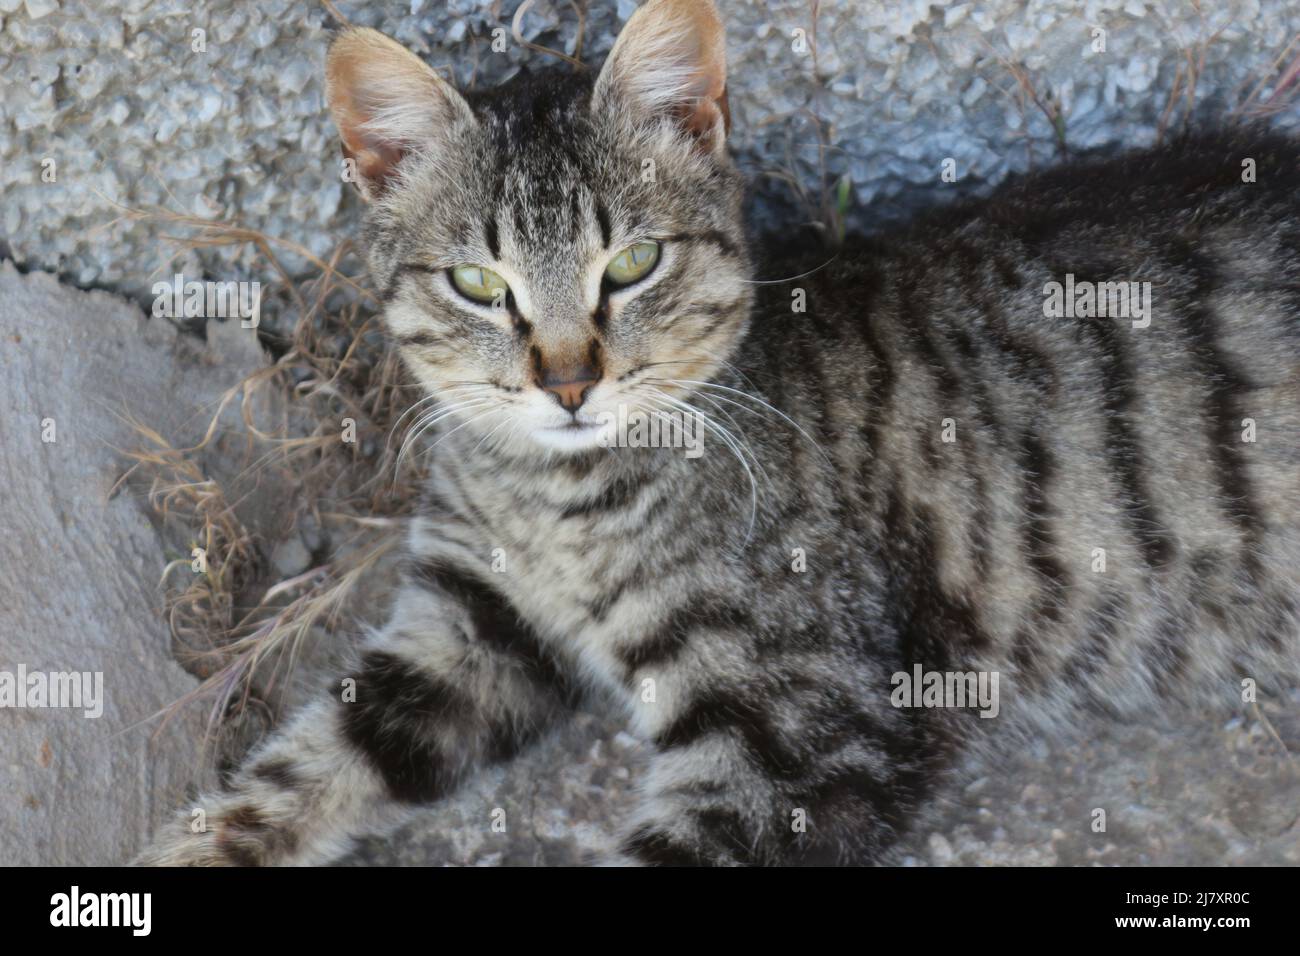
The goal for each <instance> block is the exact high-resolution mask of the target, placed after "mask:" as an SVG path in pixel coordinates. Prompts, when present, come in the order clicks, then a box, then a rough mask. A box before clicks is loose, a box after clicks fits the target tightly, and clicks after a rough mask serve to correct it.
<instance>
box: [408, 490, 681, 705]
mask: <svg viewBox="0 0 1300 956" xmlns="http://www.w3.org/2000/svg"><path fill="white" fill-rule="evenodd" d="M461 487H462V488H465V490H466V491H467V492H468V491H470V490H471V488H466V487H465V485H464V483H462V485H461ZM434 490H435V492H436V491H438V490H439V486H438V485H434ZM438 500H439V501H441V502H443V507H444V509H445V510H444V511H443V512H442V513H441V514H430V515H427V516H425V517H423V518H422V520H421V521H420V522H419V525H418V527H417V531H416V534H415V536H414V538H413V544H415V546H416V548H417V550H419V551H422V552H424V553H426V554H428V553H437V554H439V555H440V556H444V557H446V558H448V559H451V560H454V561H458V562H463V563H466V564H470V565H473V566H474V568H475V570H476V571H477V573H478V576H480V577H483V578H486V580H487V581H489V582H490V583H491V585H492V587H493V589H494V590H495V591H497V592H498V593H499V594H500V595H501V596H502V597H504V598H505V599H506V600H507V601H508V602H509V604H510V605H511V606H512V607H513V608H514V609H515V610H516V611H517V612H518V613H519V615H520V616H521V617H522V618H523V619H524V621H525V622H526V623H527V624H528V625H529V626H530V627H531V629H532V630H534V631H535V632H536V633H537V634H538V635H539V636H541V637H542V638H543V639H544V640H545V641H546V642H547V643H550V644H552V645H554V646H555V647H556V648H557V650H560V651H561V652H562V653H563V654H565V656H570V657H573V658H576V659H578V660H579V661H580V662H581V664H582V669H583V670H584V672H586V673H587V674H588V675H590V676H594V677H596V678H597V679H598V680H599V681H600V682H601V683H607V684H609V685H610V686H621V685H622V684H623V683H624V682H625V679H626V674H625V670H626V667H625V665H624V664H623V663H622V660H623V656H624V655H623V654H621V653H620V652H621V650H622V649H625V648H626V647H628V646H630V645H632V644H635V643H636V642H637V641H638V640H639V639H640V638H641V637H642V636H643V635H644V634H645V633H647V632H648V631H651V630H653V628H654V627H655V626H656V622H657V621H658V620H659V619H660V618H661V617H663V616H664V615H665V614H666V613H669V612H670V610H671V607H670V606H669V605H670V604H671V601H670V600H669V598H670V596H671V595H669V594H666V593H665V589H664V588H663V586H662V581H663V578H664V574H665V569H663V568H660V567H658V565H657V556H658V555H660V554H661V548H660V547H658V546H657V543H656V541H657V538H656V534H655V531H654V528H653V526H651V525H650V524H648V523H647V522H646V521H645V520H644V516H643V515H642V514H641V513H640V512H639V511H638V510H637V509H631V510H622V509H608V510H607V509H602V508H595V509H593V508H587V507H582V506H581V505H580V504H573V505H568V504H565V503H564V501H563V499H559V501H558V502H556V503H551V502H539V501H537V500H533V501H531V502H521V501H518V500H511V499H508V498H506V497H504V496H494V495H491V494H482V493H481V494H479V495H477V496H470V495H469V494H466V495H465V496H464V497H462V498H457V497H455V496H454V495H453V494H452V493H451V489H450V488H449V489H448V491H447V492H446V493H444V494H442V495H441V496H438Z"/></svg>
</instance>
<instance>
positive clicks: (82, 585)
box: [0, 263, 264, 865]
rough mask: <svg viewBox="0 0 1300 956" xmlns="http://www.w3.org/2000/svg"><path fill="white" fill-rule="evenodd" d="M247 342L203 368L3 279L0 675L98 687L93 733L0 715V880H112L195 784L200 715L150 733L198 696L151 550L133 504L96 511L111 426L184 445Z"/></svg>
mask: <svg viewBox="0 0 1300 956" xmlns="http://www.w3.org/2000/svg"><path fill="white" fill-rule="evenodd" d="M250 342H251V340H248V339H245V341H244V342H243V343H242V344H240V345H239V346H238V348H237V349H236V350H231V349H227V350H226V351H225V352H224V353H222V354H217V353H216V352H214V351H213V350H212V349H211V348H209V347H206V346H204V345H202V343H198V342H197V341H195V340H193V339H192V338H189V337H183V336H180V335H178V334H177V332H176V331H175V330H174V329H173V328H172V326H170V325H168V324H167V323H166V322H164V321H160V320H154V319H148V318H146V316H145V315H144V314H143V313H142V312H141V311H140V309H139V308H138V307H137V306H135V305H133V304H131V303H128V302H125V301H123V300H121V299H118V298H115V297H113V296H110V295H107V294H105V293H99V292H96V293H89V294H87V293H83V292H79V291H77V290H75V289H70V288H67V287H63V286H60V285H59V284H58V283H57V282H56V281H55V280H54V279H53V278H52V277H50V276H47V275H43V274H39V273H36V274H32V275H22V274H20V273H19V272H18V271H17V270H16V269H14V267H13V266H12V265H11V264H9V263H4V264H3V265H0V355H2V356H3V372H2V374H0V392H2V393H3V401H0V405H2V406H3V407H4V409H5V416H4V435H3V449H4V452H3V455H0V486H2V487H3V488H4V489H5V508H4V510H3V512H2V513H0V566H2V567H3V568H4V569H5V573H4V574H3V575H0V672H8V673H9V674H16V672H17V669H18V668H19V667H20V666H21V667H23V668H25V669H26V671H27V672H28V673H29V674H32V673H37V672H40V673H49V672H63V673H68V672H77V673H80V672H90V673H94V672H98V673H101V674H102V675H103V677H102V681H103V683H102V689H103V698H102V701H103V712H102V716H99V717H87V716H85V715H84V712H85V707H84V706H83V707H82V708H80V709H69V708H51V707H45V708H17V707H8V706H6V707H0V795H3V796H2V797H0V864H10V865H16V864H38V863H39V864H55V865H59V864H85V865H116V864H121V863H123V862H125V861H126V860H128V859H129V858H130V857H131V856H133V855H134V854H135V852H136V851H137V850H139V849H140V847H141V846H142V845H143V842H144V841H145V839H146V837H147V835H148V833H149V831H150V827H151V825H152V824H153V822H154V821H156V820H157V819H159V818H160V816H161V814H162V813H163V812H164V811H165V810H166V809H167V808H170V807H172V806H175V805H178V804H179V803H180V802H181V800H182V798H183V796H184V793H185V789H186V787H187V786H188V785H190V784H192V783H194V782H196V781H200V780H203V779H205V778H208V779H210V775H209V774H208V773H207V772H205V770H204V760H203V756H202V754H201V752H200V747H199V744H200V741H201V738H202V734H203V728H202V719H201V713H200V712H199V711H198V710H196V709H195V708H193V707H191V708H188V709H187V710H184V711H182V712H181V714H180V716H179V717H177V719H175V720H173V721H171V722H170V723H168V724H166V725H165V726H164V725H162V724H160V723H159V722H158V721H157V720H151V718H152V717H153V716H154V715H155V714H157V713H158V712H159V711H160V710H162V709H163V708H164V707H166V706H167V705H168V704H170V703H172V702H173V701H175V700H178V699H179V698H181V697H182V696H183V695H185V694H186V693H188V692H189V691H191V690H193V689H194V687H195V680H194V678H192V677H190V676H189V675H188V674H186V673H185V672H184V671H183V670H182V669H181V667H180V666H179V665H178V664H177V663H176V662H175V660H174V659H173V657H172V653H171V639H170V636H169V634H168V629H167V625H166V623H165V622H164V621H163V619H162V617H161V616H160V614H159V613H158V611H159V606H160V603H161V594H160V592H159V590H158V582H159V578H160V575H161V573H162V570H163V567H164V565H165V564H166V562H167V560H168V555H167V554H166V553H165V551H164V547H163V543H162V541H161V539H160V537H159V533H158V532H157V531H156V530H155V528H154V527H153V526H152V524H151V523H150V521H149V519H148V517H147V516H146V514H145V512H144V510H143V509H142V507H141V503H140V501H139V500H138V496H137V495H136V494H135V493H131V492H123V493H119V494H117V495H116V496H114V497H112V498H110V496H109V495H110V491H111V490H112V489H113V486H114V484H115V482H116V481H117V478H118V477H119V476H120V475H121V473H122V471H123V462H122V459H121V458H120V457H119V456H118V454H117V452H116V451H115V449H119V448H122V449H124V448H129V447H134V446H136V445H137V440H136V438H135V437H134V436H133V434H132V431H131V429H130V428H129V426H128V425H127V424H126V421H125V417H124V416H127V415H135V416H137V417H139V418H140V419H141V420H143V421H146V422H148V423H149V424H150V425H151V426H153V427H156V428H158V429H159V430H160V431H161V432H163V433H164V434H169V435H171V436H172V437H173V440H175V441H193V440H194V439H195V438H196V437H197V435H196V434H195V429H196V427H197V426H201V425H202V424H203V423H205V422H206V420H207V416H208V415H209V414H210V406H211V403H213V402H214V400H215V399H216V397H217V396H218V395H219V394H220V391H221V390H222V389H223V388H225V387H227V386H229V385H230V384H232V383H233V381H234V380H235V379H237V378H238V377H240V376H242V375H243V374H245V373H247V372H249V371H252V370H253V369H254V368H256V367H257V364H259V363H261V362H262V361H264V360H263V358H262V356H261V350H260V348H259V347H258V346H257V345H256V343H255V342H252V344H251V346H250ZM205 366H206V367H205ZM43 437H45V438H49V437H52V438H53V439H54V440H53V441H43V440H42V439H43ZM0 679H2V678H0ZM92 688H93V684H92ZM83 703H84V701H83Z"/></svg>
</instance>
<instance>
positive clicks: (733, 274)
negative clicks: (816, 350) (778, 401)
mask: <svg viewBox="0 0 1300 956" xmlns="http://www.w3.org/2000/svg"><path fill="white" fill-rule="evenodd" d="M725 87H726V64H725V53H724V43H723V31H722V23H721V21H720V20H719V18H718V15H717V11H716V10H715V9H714V6H713V4H712V2H710V0H649V2H648V3H646V4H645V5H644V6H642V7H641V8H640V9H639V10H637V12H636V13H635V14H634V15H633V16H632V18H631V19H630V20H629V21H628V23H627V26H626V27H625V28H624V30H623V32H622V34H621V35H620V36H619V38H618V41H617V42H616V44H615V45H614V48H613V50H612V51H611V52H610V55H609V57H608V59H607V60H606V62H605V64H604V66H603V68H602V69H601V70H600V71H599V73H598V74H596V75H595V76H594V77H593V76H591V75H583V74H573V73H571V72H566V71H562V70H558V69H557V70H556V71H554V72H547V73H540V74H525V75H523V76H520V77H516V78H515V79H514V80H512V81H511V82H509V83H507V84H505V85H503V86H501V87H499V88H497V89H495V90H490V91H486V92H477V93H475V92H470V93H461V92H458V91H457V90H455V89H454V88H452V87H451V86H450V85H449V84H448V83H447V82H445V81H444V80H443V79H442V78H440V77H439V76H438V75H437V73H435V72H434V71H433V70H432V69H430V68H429V67H428V66H426V65H425V64H424V63H423V62H422V61H421V60H419V59H418V58H417V57H416V56H415V55H413V54H412V53H410V52H408V51H407V50H405V49H404V48H403V47H401V46H400V45H399V44H397V43H396V42H394V41H393V40H390V39H389V38H387V37H385V36H383V35H382V34H380V33H377V32H375V31H373V30H361V29H353V30H348V31H346V32H344V33H342V34H341V35H340V36H339V37H338V38H337V39H336V40H335V42H334V43H333V45H332V46H331V47H330V51H329V57H328V63H327V88H328V98H329V105H330V110H331V112H332V113H333V116H334V119H335V122H336V123H337V124H338V127H339V131H340V134H341V137H342V140H343V145H344V153H345V155H346V156H347V157H348V158H350V159H351V160H352V164H350V165H351V167H352V168H353V169H354V170H355V173H356V178H357V182H358V185H359V186H360V188H361V191H362V193H363V195H364V196H365V197H366V198H367V199H368V200H369V208H368V210H367V217H366V238H367V244H368V254H369V258H370V268H371V273H372V276H373V277H374V278H375V280H376V282H377V283H378V284H379V286H380V288H381V289H382V292H383V298H384V304H385V320H386V322H387V324H388V327H389V330H390V332H391V334H392V336H393V338H394V339H395V341H396V342H397V343H398V345H399V347H400V348H401V350H402V354H403V356H404V358H405V359H406V361H407V363H408V364H409V367H410V368H411V370H412V371H413V373H414V374H415V376H416V377H417V378H418V379H419V381H420V382H421V383H422V384H423V385H424V387H425V388H426V389H427V390H428V391H429V392H430V393H431V394H433V395H436V396H437V397H438V398H439V399H441V400H442V404H443V406H444V407H445V408H447V409H452V408H453V407H455V408H457V409H458V410H457V411H455V412H452V414H453V415H458V416H460V417H462V418H463V419H464V420H465V422H464V427H465V429H466V432H467V433H468V432H470V431H473V432H476V433H478V432H481V433H483V434H484V435H485V436H486V435H487V433H488V432H489V431H491V432H492V435H493V436H494V437H493V438H492V441H493V442H497V441H504V442H509V443H511V444H512V446H513V447H515V448H516V449H522V448H532V449H534V450H535V449H537V448H538V447H546V448H551V449H560V450H578V449H587V448H592V447H595V446H597V445H598V444H600V443H601V442H602V441H607V440H608V438H609V427H610V426H608V425H606V427H605V428H604V431H603V434H602V428H601V426H600V423H601V422H609V421H610V416H611V415H616V414H618V413H619V411H620V406H621V410H622V411H623V412H624V413H625V414H626V413H629V412H640V413H641V414H647V413H651V412H653V411H654V410H666V411H672V410H673V409H674V408H675V407H676V408H680V406H674V405H673V404H672V400H677V401H681V400H682V399H683V398H684V397H686V396H688V395H689V393H690V392H691V391H692V390H693V386H692V385H691V384H690V383H692V382H700V381H707V380H708V379H709V378H711V377H712V376H713V375H714V374H715V373H716V372H717V371H718V369H719V368H720V367H721V365H722V364H723V363H724V362H725V360H726V359H727V357H728V356H729V354H730V353H731V351H732V349H733V348H734V346H735V345H736V343H737V341H738V340H739V338H740V336H741V335H742V334H743V332H744V329H745V326H746V323H747V317H748V312H749V307H750V303H751V296H752V293H751V285H750V284H749V283H748V281H747V280H748V279H749V269H750V263H749V258H748V253H747V250H746V246H745V238H744V232H743V228H742V214H741V199H742V192H743V185H742V180H741V177H740V174H739V173H738V172H737V171H736V169H735V168H734V166H733V165H732V163H731V161H730V159H729V158H728V156H727V153H726V142H725V140H726V134H727V126H728V114H727V106H726V90H725ZM673 383H678V384H673ZM657 393H658V394H657ZM665 395H667V396H670V397H671V398H666V397H664V396H665ZM461 403H463V404H461ZM624 420H626V418H625V419H624Z"/></svg>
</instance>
